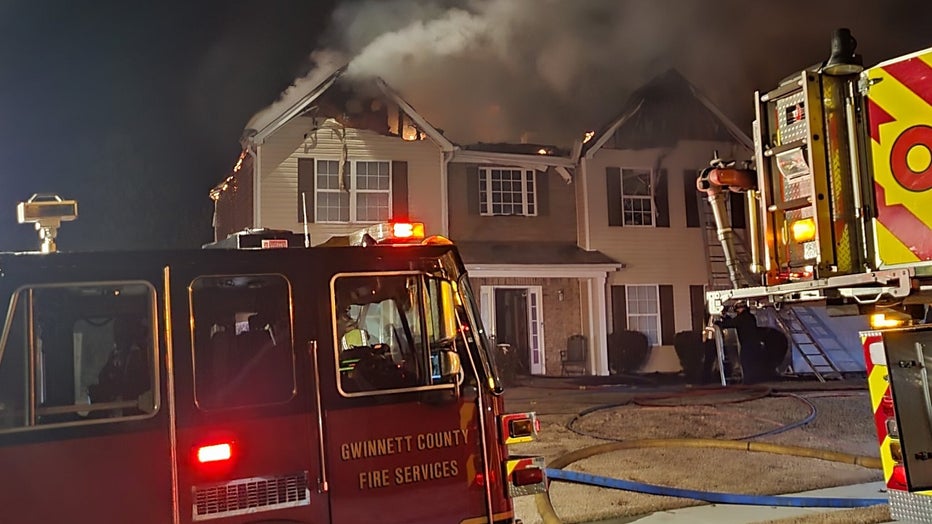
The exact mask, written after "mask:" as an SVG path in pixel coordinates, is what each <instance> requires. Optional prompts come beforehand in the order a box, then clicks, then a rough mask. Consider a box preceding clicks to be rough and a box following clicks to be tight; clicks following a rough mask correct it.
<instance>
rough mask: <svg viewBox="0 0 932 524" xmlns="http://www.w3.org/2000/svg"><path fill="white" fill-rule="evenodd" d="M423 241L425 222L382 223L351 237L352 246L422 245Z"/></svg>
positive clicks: (359, 231) (357, 232)
mask: <svg viewBox="0 0 932 524" xmlns="http://www.w3.org/2000/svg"><path fill="white" fill-rule="evenodd" d="M423 240H424V223H423V222H382V223H380V224H373V225H371V226H369V227H367V228H364V229H360V230H358V231H355V232H353V233H351V234H350V236H349V243H350V245H351V246H367V245H371V244H406V243H420V242H421V241H423Z"/></svg>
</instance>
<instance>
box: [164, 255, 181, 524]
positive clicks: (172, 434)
mask: <svg viewBox="0 0 932 524" xmlns="http://www.w3.org/2000/svg"><path fill="white" fill-rule="evenodd" d="M162 275H163V279H164V286H165V298H164V303H165V311H164V314H165V388H166V390H167V392H166V393H167V395H168V399H167V400H168V445H169V454H170V456H171V457H170V460H171V477H172V486H171V489H172V522H174V523H175V524H177V523H179V522H181V494H180V492H179V488H178V418H177V414H176V412H175V373H174V367H175V366H174V360H173V359H174V351H173V349H174V347H173V345H172V309H171V308H172V301H171V296H172V295H171V268H170V267H169V266H165V268H164V269H163V270H162ZM160 387H161V385H160Z"/></svg>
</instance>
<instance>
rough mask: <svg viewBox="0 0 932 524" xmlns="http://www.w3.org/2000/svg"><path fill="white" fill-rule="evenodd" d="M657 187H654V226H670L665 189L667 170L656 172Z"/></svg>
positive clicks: (668, 203) (667, 197)
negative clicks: (655, 207)
mask: <svg viewBox="0 0 932 524" xmlns="http://www.w3.org/2000/svg"><path fill="white" fill-rule="evenodd" d="M656 182H657V187H655V188H654V204H656V206H657V209H656V210H655V211H654V227H670V198H669V196H668V193H669V192H668V191H667V170H666V169H661V170H660V171H659V172H658V173H657V180H656Z"/></svg>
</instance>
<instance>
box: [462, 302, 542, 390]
mask: <svg viewBox="0 0 932 524" xmlns="http://www.w3.org/2000/svg"><path fill="white" fill-rule="evenodd" d="M496 289H509V290H516V291H517V290H521V291H524V295H525V297H526V302H527V310H526V311H527V312H526V316H525V318H523V319H521V320H522V321H523V322H526V324H527V350H528V352H527V360H528V362H526V363H525V365H526V366H527V367H526V368H525V369H526V370H527V371H528V372H530V373H531V374H532V375H543V374H545V373H546V371H547V367H546V363H545V359H544V321H543V318H544V315H543V307H542V302H541V294H542V290H541V286H481V287H480V289H479V309H480V314H481V315H482V323H483V325H484V326H485V328H486V330H487V332H488V333H489V335H491V336H495V338H496V340H497V341H498V342H502V341H503V340H502V338H503V337H501V336H499V333H498V329H497V327H498V326H497V325H496V323H497V321H496V318H497V316H498V315H497V312H498V308H497V307H496V304H495V290H496ZM503 329H504V328H503Z"/></svg>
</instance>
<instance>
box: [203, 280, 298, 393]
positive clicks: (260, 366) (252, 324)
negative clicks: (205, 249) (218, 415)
mask: <svg viewBox="0 0 932 524" xmlns="http://www.w3.org/2000/svg"><path fill="white" fill-rule="evenodd" d="M189 290H190V294H191V314H192V318H193V321H194V322H193V332H192V340H193V342H192V343H193V348H194V396H195V400H196V401H197V405H198V406H199V407H200V408H201V409H205V410H217V409H227V408H235V407H240V406H256V405H264V404H275V403H282V402H287V401H288V400H290V399H291V398H292V397H293V396H294V394H295V373H294V351H293V349H292V339H291V314H290V312H291V307H290V304H291V300H290V297H291V292H290V287H289V285H288V281H287V280H286V279H285V278H284V277H283V276H281V275H224V276H210V277H199V278H197V279H195V280H194V281H193V282H192V283H191V285H190V288H189Z"/></svg>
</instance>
